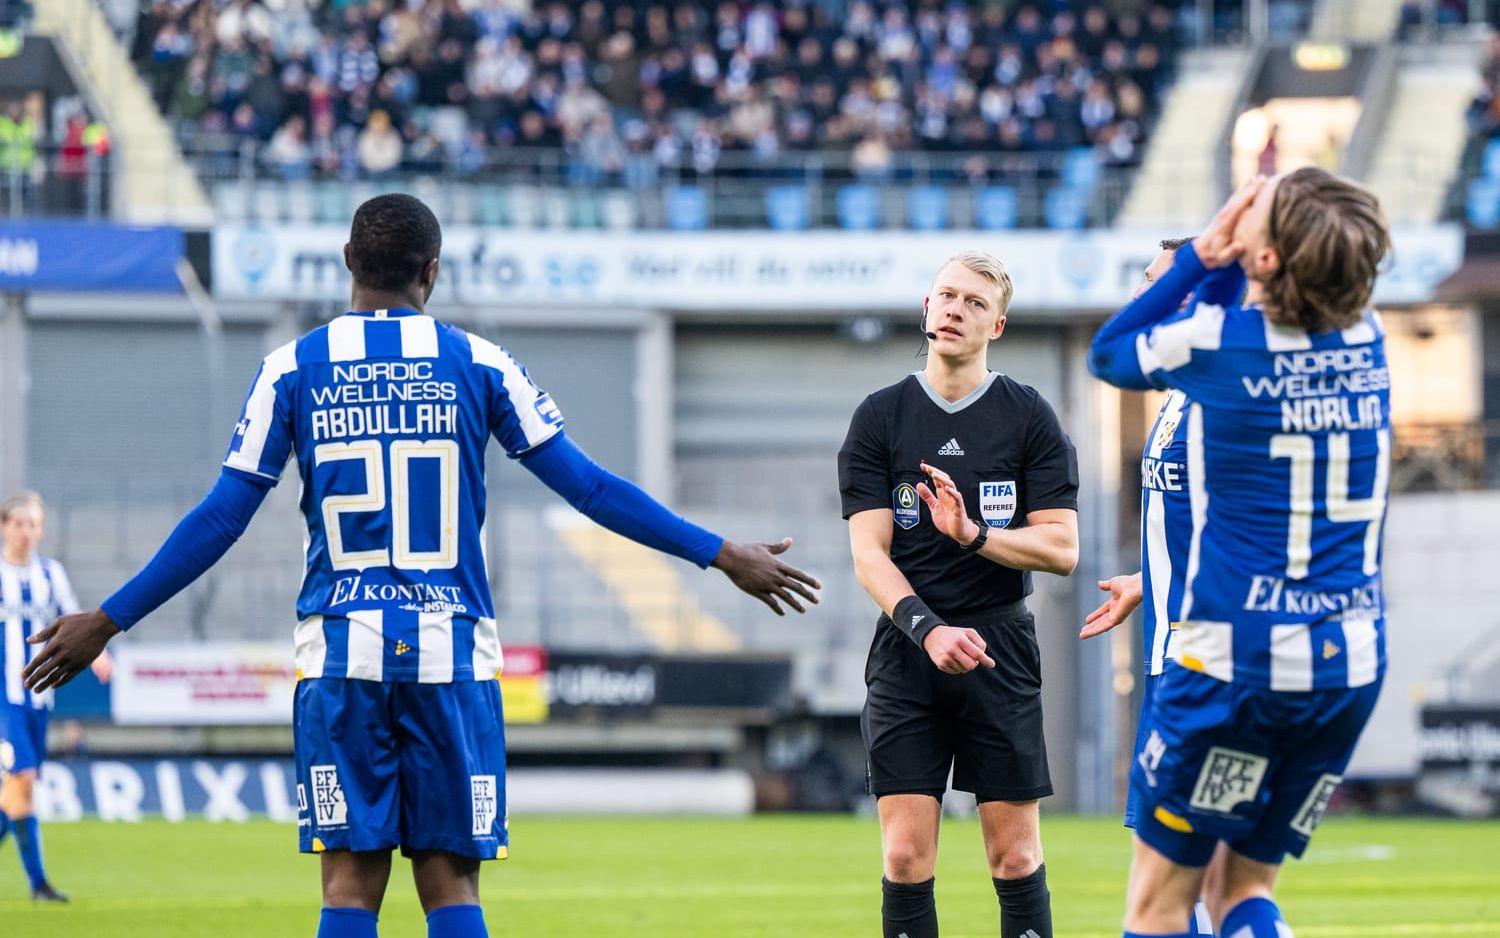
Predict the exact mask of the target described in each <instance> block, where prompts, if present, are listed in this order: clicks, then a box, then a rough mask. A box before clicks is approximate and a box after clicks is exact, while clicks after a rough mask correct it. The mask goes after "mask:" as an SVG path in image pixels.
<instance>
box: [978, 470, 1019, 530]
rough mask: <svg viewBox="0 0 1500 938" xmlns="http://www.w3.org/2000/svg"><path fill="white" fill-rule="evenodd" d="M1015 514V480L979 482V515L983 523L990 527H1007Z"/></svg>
mask: <svg viewBox="0 0 1500 938" xmlns="http://www.w3.org/2000/svg"><path fill="white" fill-rule="evenodd" d="M1015 516H1016V483H1015V480H1013V479H1006V480H1004V481H1001V482H981V483H979V517H981V518H983V519H984V523H985V524H987V525H989V526H990V527H992V528H1003V527H1007V526H1009V525H1010V522H1011V519H1012V518H1014V517H1015Z"/></svg>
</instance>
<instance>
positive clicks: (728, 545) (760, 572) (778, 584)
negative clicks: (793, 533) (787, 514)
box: [714, 537, 823, 616]
mask: <svg viewBox="0 0 1500 938" xmlns="http://www.w3.org/2000/svg"><path fill="white" fill-rule="evenodd" d="M791 546H792V539H791V538H789V537H788V538H785V539H783V540H782V541H780V542H779V543H776V544H737V543H735V542H734V541H725V542H724V546H723V547H721V548H720V549H719V556H718V557H715V558H714V566H716V567H718V568H719V569H720V570H723V571H724V575H725V576H727V577H729V579H730V581H731V582H733V583H734V585H735V586H738V587H739V588H740V589H742V590H744V591H745V592H747V593H749V594H750V595H751V596H754V597H755V598H756V599H758V600H760V601H761V602H763V603H765V604H766V605H767V606H769V607H770V608H771V611H772V612H774V613H776V614H777V615H778V616H784V615H786V613H785V612H783V611H782V610H781V606H780V605H778V604H777V600H780V601H781V602H784V603H786V604H787V605H788V606H790V607H792V608H793V609H795V610H797V611H798V612H806V611H807V609H806V607H804V606H803V605H802V603H800V602H798V600H797V597H798V596H801V597H802V598H803V599H805V600H807V601H808V603H810V604H816V603H817V601H818V594H817V593H816V592H814V590H820V589H822V588H823V584H822V583H819V582H818V580H817V578H816V577H813V576H809V575H808V574H806V573H803V572H802V571H801V570H798V569H797V568H796V567H794V566H792V565H791V564H786V563H782V562H781V561H780V560H778V559H777V556H778V555H780V554H784V553H786V550H787V548H788V547H791Z"/></svg>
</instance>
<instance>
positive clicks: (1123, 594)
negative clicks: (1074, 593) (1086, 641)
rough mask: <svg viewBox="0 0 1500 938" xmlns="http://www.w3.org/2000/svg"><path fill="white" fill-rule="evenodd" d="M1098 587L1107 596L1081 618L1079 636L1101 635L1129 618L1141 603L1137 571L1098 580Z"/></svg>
mask: <svg viewBox="0 0 1500 938" xmlns="http://www.w3.org/2000/svg"><path fill="white" fill-rule="evenodd" d="M1099 588H1100V589H1101V590H1104V592H1106V593H1108V594H1109V598H1108V599H1106V600H1105V601H1104V603H1103V604H1102V605H1100V607H1099V608H1098V609H1095V610H1094V611H1093V612H1091V613H1089V614H1088V617H1087V618H1085V619H1084V620H1083V630H1082V631H1081V632H1079V633H1078V637H1079V638H1093V637H1094V636H1095V635H1103V634H1104V633H1105V632H1108V631H1109V630H1110V629H1112V628H1114V627H1115V626H1117V625H1119V624H1120V623H1121V622H1124V621H1125V620H1126V619H1128V618H1130V614H1131V613H1132V612H1135V609H1136V607H1137V606H1139V605H1140V604H1141V575H1140V574H1139V573H1129V574H1126V575H1125V576H1117V577H1110V578H1109V579H1108V580H1100V581H1099Z"/></svg>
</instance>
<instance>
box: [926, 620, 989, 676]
mask: <svg viewBox="0 0 1500 938" xmlns="http://www.w3.org/2000/svg"><path fill="white" fill-rule="evenodd" d="M922 647H923V648H924V649H925V650H926V651H927V657H929V658H931V659H932V663H933V664H935V665H937V666H938V670H939V671H942V672H944V673H946V674H966V673H968V672H969V671H972V670H974V669H975V668H977V667H979V666H980V665H984V666H985V667H986V668H993V667H994V666H995V659H993V658H991V657H990V656H989V655H987V654H985V651H984V649H985V644H984V639H982V638H980V637H979V633H978V632H976V631H974V630H973V629H961V628H958V627H957V626H952V625H940V626H938V627H937V628H935V629H933V630H932V631H931V632H928V633H927V637H926V638H924V639H922Z"/></svg>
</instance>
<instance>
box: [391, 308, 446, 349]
mask: <svg viewBox="0 0 1500 938" xmlns="http://www.w3.org/2000/svg"><path fill="white" fill-rule="evenodd" d="M397 321H398V322H400V323H401V357H402V358H437V357H438V334H437V323H435V322H433V321H432V317H430V316H403V317H401V318H400V319H399V320H397Z"/></svg>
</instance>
